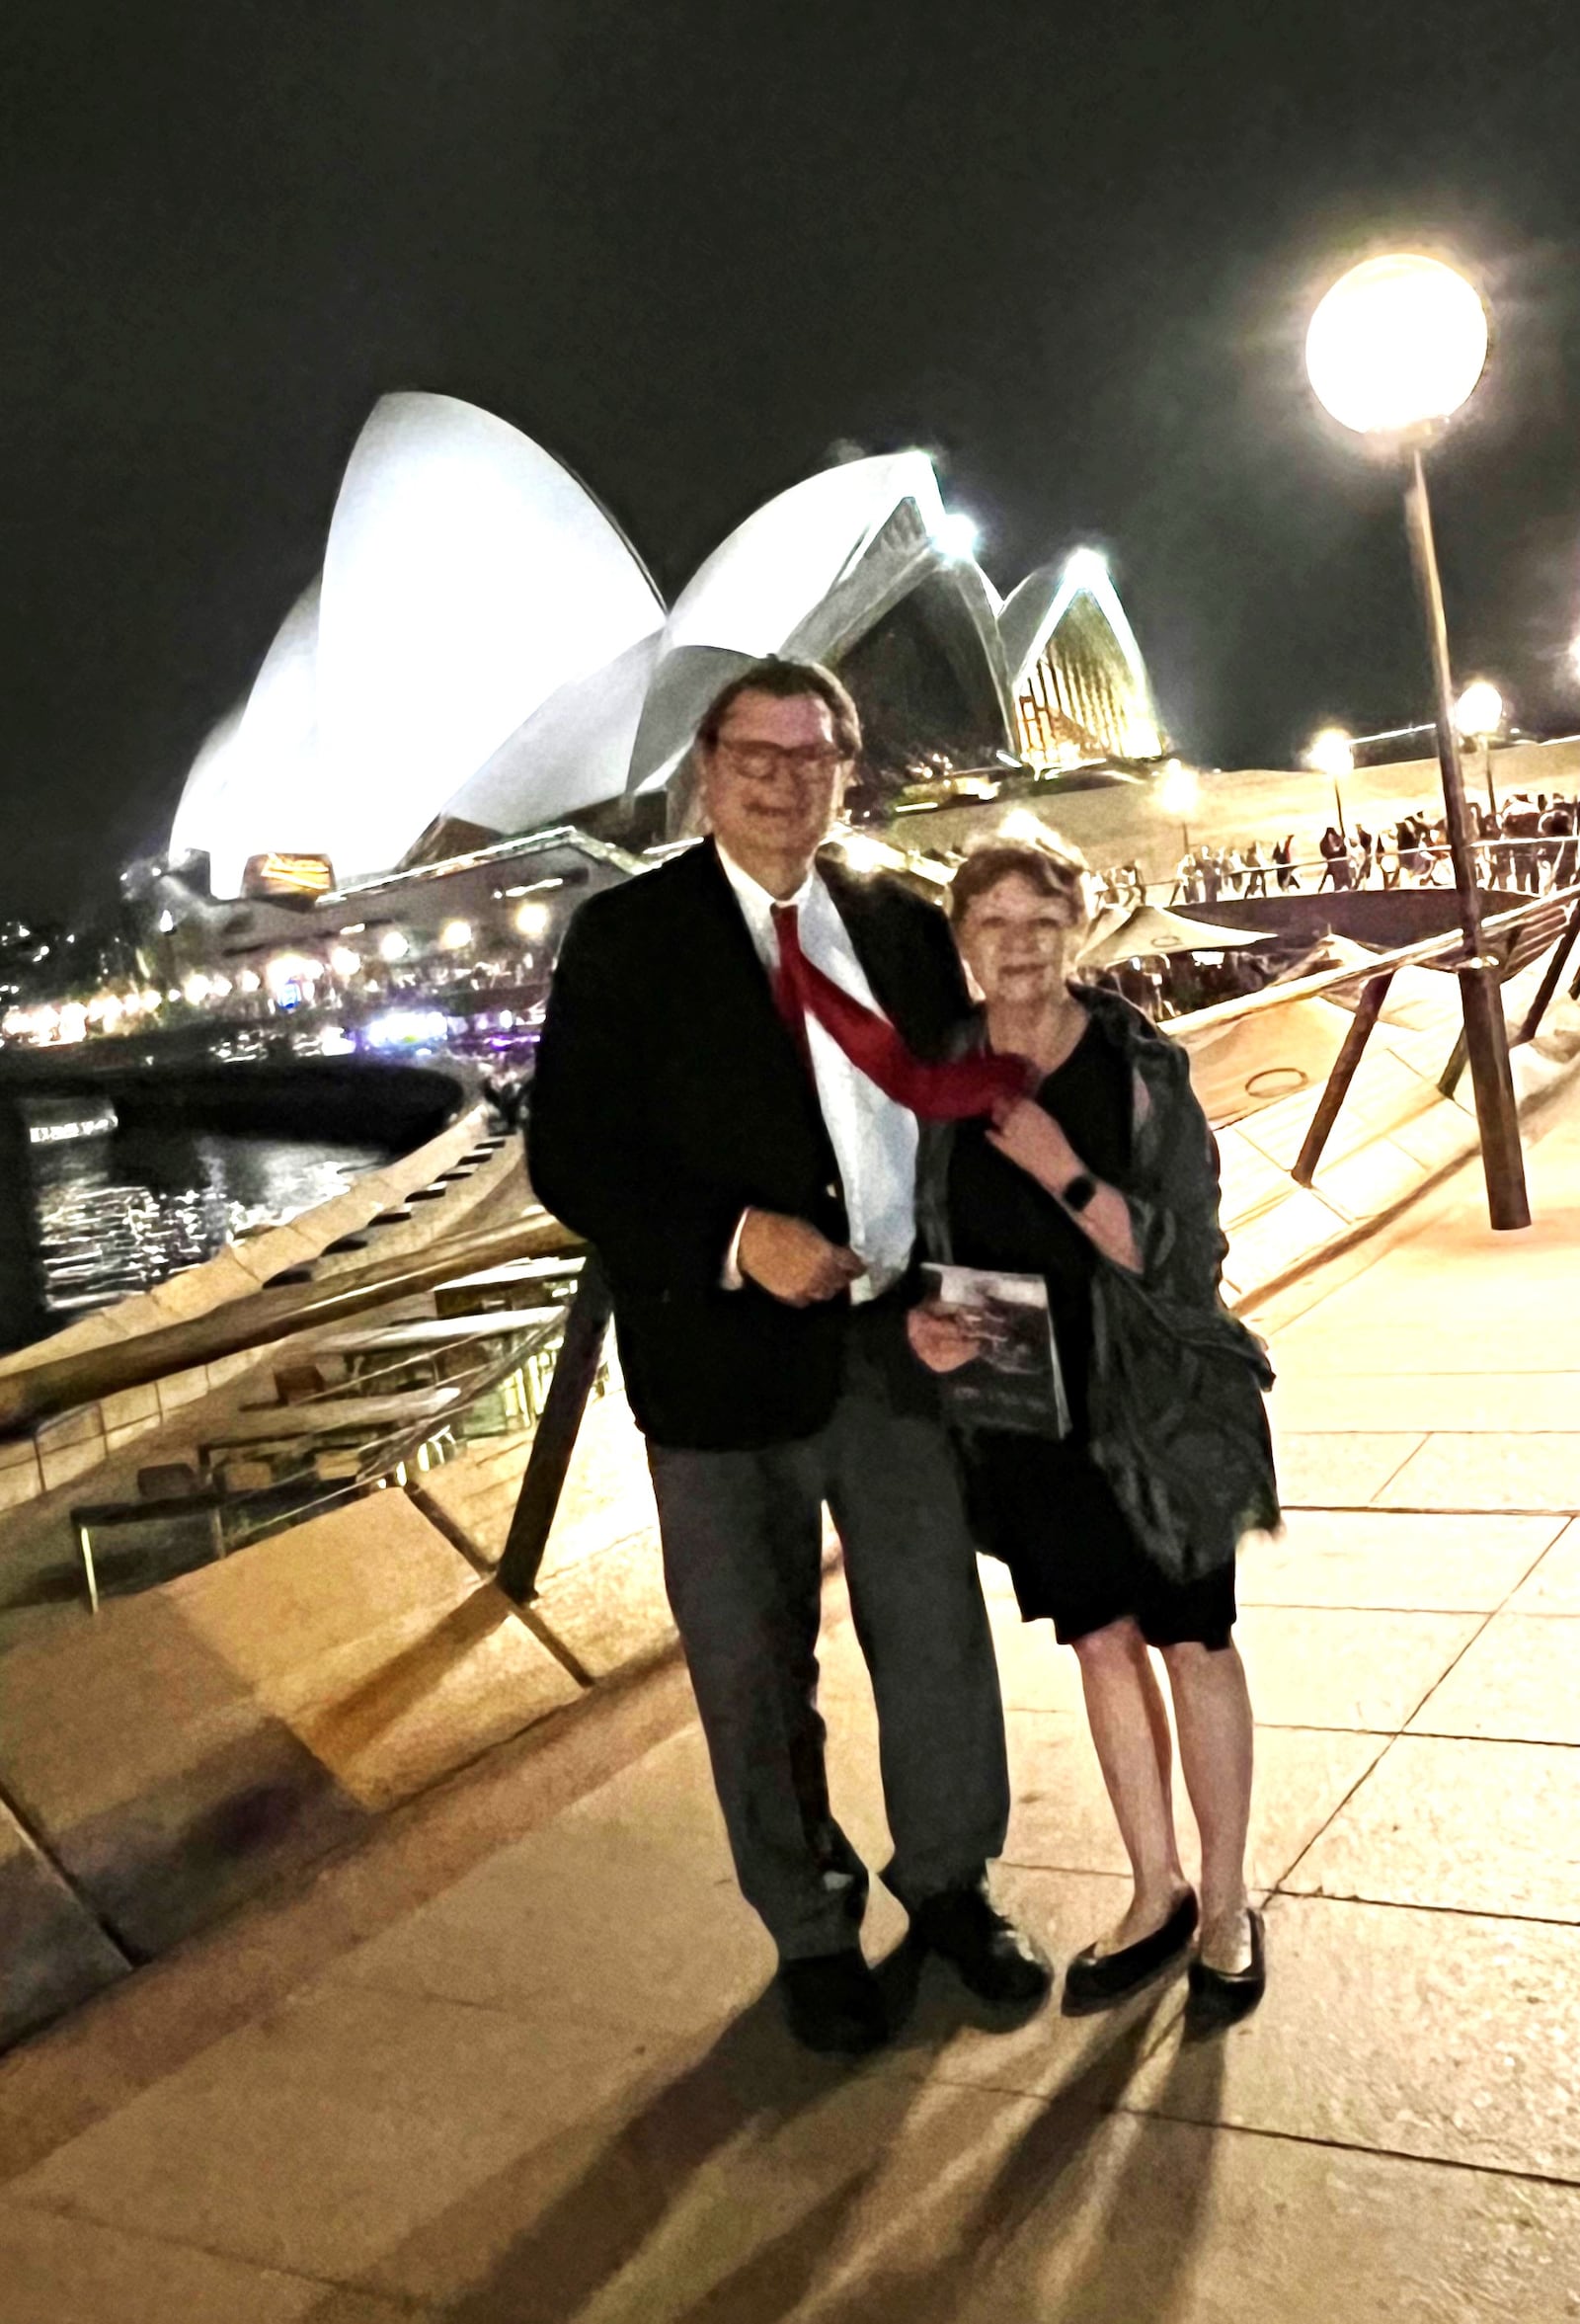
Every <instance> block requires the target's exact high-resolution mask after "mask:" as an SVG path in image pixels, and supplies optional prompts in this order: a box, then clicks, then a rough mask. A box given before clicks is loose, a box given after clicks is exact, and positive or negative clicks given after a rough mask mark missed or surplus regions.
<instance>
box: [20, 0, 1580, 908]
mask: <svg viewBox="0 0 1580 2324" xmlns="http://www.w3.org/2000/svg"><path fill="white" fill-rule="evenodd" d="M30 19H31V20H32V21H31V22H30V21H29V20H30ZM0 67H3V71H4V85H5V89H6V104H5V110H4V116H3V118H4V120H5V133H4V135H3V137H0V174H3V180H4V187H5V197H4V218H5V247H4V251H3V253H0V302H3V312H4V338H3V343H0V443H3V471H4V492H3V494H0V511H3V519H0V521H3V523H4V531H5V574H6V579H7V584H8V593H7V594H8V598H9V617H8V619H7V622H6V625H5V631H4V645H3V654H4V673H3V675H4V704H5V719H4V728H3V734H4V742H3V754H4V755H3V760H0V764H3V766H4V780H5V806H6V845H5V849H4V852H3V855H0V913H4V912H6V911H8V910H10V911H15V910H18V909H25V910H31V911H33V912H35V913H44V912H47V911H66V910H72V911H80V910H82V909H83V908H85V907H86V906H88V905H91V904H92V903H93V902H95V901H96V900H101V899H103V898H105V897H106V896H107V895H108V893H109V889H110V885H111V882H112V880H113V875H114V871H115V869H116V867H117V866H118V863H119V862H120V860H121V859H122V858H123V857H124V856H126V855H127V854H129V853H131V852H133V851H136V850H139V849H150V848H154V847H157V846H159V845H161V844H162V843H163V841H164V840H165V838H166V836H167V833H168V827H169V819H170V814H171V811H172V809H173V807H174V804H175V800H176V797H177V794H178V792H179V789H180V786H181V782H182V779H183V776H184V774H185V772H186V769H187V766H188V764H189V762H190V761H191V758H192V755H193V753H194V751H195V749H196V747H197V744H198V742H199V741H200V740H201V738H202V735H203V733H204V732H205V730H206V729H207V727H208V726H209V724H210V723H211V722H212V720H213V719H214V718H215V717H217V716H218V715H219V714H220V713H221V712H222V711H224V710H225V709H226V708H227V707H228V706H229V705H230V704H231V703H232V702H233V701H234V700H235V698H236V697H237V695H238V694H239V693H240V692H241V691H242V689H243V688H244V687H245V685H246V684H247V683H248V682H249V681H250V680H251V678H252V676H253V674H254V672H255V670H256V668H257V666H258V664H259V662H260V661H261V660H262V657H263V654H264V652H265V649H266V648H267V646H268V644H269V641H270V639H271V637H272V635H273V633H274V631H275V628H276V625H277V623H278V621H279V619H280V617H281V616H282V615H283V613H284V612H285V610H286V608H287V607H288V605H289V604H290V602H291V601H292V600H293V598H294V597H295V596H296V594H297V593H298V591H299V590H301V589H302V588H303V587H304V585H305V584H306V583H307V582H308V581H309V580H310V579H311V577H312V575H313V573H314V572H315V571H316V569H317V567H318V564H319V562H320V559H321V556H322V549H323V540H324V534H325V530H326V527H327V524H328V521H329V516H330V512H331V508H332V506H333V502H334V495H335V489H336V485H337V482H338V479H339V475H340V471H341V468H342V465H343V463H344V461H345V458H346V454H347V452H348V451H349V449H350V447H351V444H352V442H353V440H354V439H355V437H356V432H357V430H358V428H359V427H360V425H361V423H362V421H363V420H364V418H365V417H366V415H367V412H368V410H369V408H370V406H371V405H372V403H373V401H374V399H375V398H376V397H377V396H378V395H379V394H380V393H382V392H384V391H385V390H387V389H390V388H394V387H403V386H404V387H422V388H429V389H434V390H438V391H442V392H446V393H449V394H453V395H458V396H462V397H465V398H468V399H469V400H472V401H474V402H477V403H481V404H483V405H486V406H487V407H489V408H490V409H491V410H494V411H497V412H499V413H500V414H502V415H503V416H504V417H505V418H507V419H509V420H511V421H513V422H514V423H515V424H516V425H517V426H519V427H521V428H523V429H524V430H526V432H527V433H528V434H530V435H532V436H535V437H536V438H538V439H539V440H540V441H542V442H543V443H545V444H546V445H547V446H549V447H550V448H551V449H552V450H554V451H555V452H557V453H558V454H559V455H560V456H561V457H562V458H564V459H565V460H567V461H568V462H569V463H570V464H571V466H572V467H574V468H575V469H576V470H577V471H578V472H579V473H580V474H581V475H582V476H584V477H585V478H586V479H587V481H588V482H589V483H590V484H592V486H593V489H594V490H595V491H596V492H598V493H599V495H600V496H601V497H602V499H603V500H604V501H605V502H606V503H607V505H608V506H609V507H610V508H611V509H612V511H613V512H614V513H615V515H616V516H617V517H618V518H619V519H620V521H622V522H623V523H624V525H625V527H626V529H627V530H628V532H629V533H630V534H631V536H632V538H633V540H634V541H635V543H636V545H637V547H638V548H639V549H640V550H641V552H642V553H643V555H644V556H645V557H646V558H647V560H648V562H649V564H650V565H651V566H652V568H653V570H654V572H655V574H656V576H657V578H658V580H659V582H660V585H661V587H662V588H663V589H664V590H665V592H666V594H667V595H668V596H672V595H673V593H674V592H675V591H676V590H677V589H678V588H679V587H680V586H681V584H683V582H684V581H685V580H686V578H687V577H688V575H689V574H690V572H691V571H692V570H693V569H694V567H695V565H696V564H697V563H698V561H699V560H700V559H701V557H702V556H703V555H704V554H705V553H706V551H707V550H708V549H709V548H710V547H712V546H713V544H714V543H715V542H716V541H717V540H718V539H719V538H720V536H721V535H722V534H723V533H724V532H725V531H727V530H728V529H729V527H730V526H731V525H732V524H733V523H735V522H736V521H739V520H740V519H741V518H742V517H743V516H745V515H746V514H747V513H748V511H749V510H750V509H751V508H752V507H753V506H754V505H755V504H756V503H757V502H759V501H761V500H762V499H764V498H765V497H767V495H769V494H770V493H772V492H774V491H776V490H778V489H779V488H780V487H782V486H784V485H786V484H788V483H791V482H793V481H794V480H795V479H797V478H798V477H800V476H802V475H804V474H805V473H807V472H808V471H809V470H810V469H812V468H814V467H817V466H820V465H822V464H823V462H824V460H825V457H826V455H827V454H828V453H829V451H830V447H831V446H832V445H834V444H835V443H837V442H840V441H855V442H857V443H859V444H860V445H862V446H863V447H864V448H866V449H868V450H874V451H876V450H885V449H889V448H892V447H894V446H897V445H899V444H901V443H904V442H907V441H916V442H920V443H923V444H925V445H927V446H928V447H929V448H932V449H934V450H935V451H936V452H937V454H938V455H939V457H940V462H941V466H942V469H943V473H944V482H945V491H946V497H947V498H948V499H949V501H950V502H951V504H952V505H953V506H956V507H959V508H962V509H966V510H969V511H970V512H971V513H972V514H973V515H974V516H976V517H977V518H978V519H979V520H980V521H981V523H982V525H983V527H984V545H983V551H982V554H983V561H984V563H985V564H986V565H987V567H988V571H989V572H990V573H991V574H992V575H993V577H994V579H995V580H996V581H997V582H998V583H999V585H1000V587H1004V588H1007V587H1009V586H1011V585H1012V584H1013V583H1014V582H1015V581H1017V580H1018V579H1019V578H1020V576H1021V575H1022V573H1023V572H1024V571H1025V570H1026V569H1027V568H1028V567H1029V566H1031V565H1033V564H1035V563H1040V562H1042V561H1044V560H1045V559H1046V558H1048V557H1050V556H1053V555H1056V554H1058V553H1060V552H1061V551H1062V550H1064V549H1065V548H1067V546H1069V545H1071V544H1072V543H1074V542H1075V541H1077V540H1095V541H1098V542H1101V543H1103V544H1105V545H1106V546H1107V547H1108V549H1109V551H1110V554H1111V557H1112V560H1113V565H1114V570H1115V574H1116V578H1117V580H1118V582H1119V586H1120V590H1121V593H1122V595H1123V596H1124V598H1125V601H1126V602H1127V605H1128V607H1129V609H1130V612H1131V615H1132V618H1133V620H1134V622H1135V624H1136V627H1137V629H1138V631H1139V633H1140V636H1141V640H1142V645H1143V649H1144V651H1145V652H1146V656H1147V659H1148V662H1149V664H1150V666H1151V670H1152V674H1153V678H1154V681H1155V684H1156V688H1157V692H1158V696H1159V699H1160V702H1161V705H1162V709H1163V713H1164V716H1165V719H1166V720H1167V722H1168V723H1169V725H1170V727H1171V728H1172V730H1173V733H1174V736H1175V739H1176V741H1177V742H1178V743H1179V744H1180V746H1181V747H1182V748H1184V749H1185V750H1187V751H1188V752H1189V753H1191V754H1192V755H1194V756H1197V757H1199V758H1200V759H1202V760H1203V761H1207V762H1215V761H1217V762H1222V763H1225V764H1230V765H1232V764H1255V763H1263V764H1265V763H1275V764H1278V763H1285V764H1287V763H1289V762H1290V760H1291V754H1292V753H1293V752H1295V751H1297V750H1298V749H1299V748H1300V747H1301V746H1302V744H1303V743H1304V740H1305V739H1306V737H1307V736H1308V734H1309V732H1310V730H1311V728H1312V727H1313V726H1314V725H1315V724H1317V723H1319V722H1320V721H1322V720H1324V719H1329V718H1338V719H1341V720H1342V721H1343V722H1345V723H1346V724H1349V725H1351V726H1353V727H1355V728H1358V729H1359V728H1364V727H1370V726H1381V725H1388V724H1394V723H1398V722H1400V721H1401V720H1403V719H1405V718H1409V717H1417V716H1420V715H1422V714H1423V705H1424V700H1425V683H1424V678H1423V674H1422V671H1421V668H1420V657H1419V647H1418V644H1417V633H1416V630H1415V627H1414V621H1413V607H1412V604H1411V601H1410V597H1409V586H1410V585H1409V576H1408V568H1407V565H1406V561H1405V554H1404V549H1403V544H1402V538H1401V534H1400V528H1399V524H1398V519H1397V501H1396V490H1395V480H1394V478H1393V476H1392V475H1391V474H1390V473H1389V472H1388V471H1387V470H1386V469H1385V468H1383V467H1381V466H1379V465H1377V464H1375V463H1373V462H1371V461H1369V460H1368V458H1367V457H1366V456H1365V455H1364V454H1363V453H1362V452H1361V451H1360V449H1359V446H1358V444H1357V442H1356V441H1355V440H1353V439H1341V437H1340V435H1339V432H1338V431H1337V430H1335V429H1333V428H1332V427H1331V425H1330V424H1329V423H1326V422H1325V421H1323V420H1322V418H1321V416H1320V414H1319V413H1318V412H1317V410H1316V408H1315V406H1314V405H1313V404H1312V402H1311V400H1310V397H1309V393H1308V390H1307V389H1306V386H1305V383H1304V369H1303V365H1302V361H1301V349H1302V342H1303V338H1304V325H1305V322H1306V319H1307V317H1308V314H1309V310H1310V306H1311V304H1312V303H1313V301H1314V297H1315V296H1316V295H1317V293H1319V291H1320V290H1321V289H1322V288H1323V287H1325V285H1326V282H1327V281H1328V280H1330V279H1331V277H1332V276H1333V275H1334V274H1335V273H1337V272H1339V271H1341V269H1342V267H1343V265H1344V264H1346V263H1348V262H1349V261H1350V260H1351V259H1353V258H1355V257H1359V256H1363V255H1365V254H1366V252H1367V251H1368V250H1369V249H1370V248H1372V247H1375V246H1376V245H1378V244H1379V243H1381V244H1383V245H1384V246H1385V245H1386V244H1388V243H1389V242H1392V243H1394V244H1397V245H1401V246H1405V247H1410V246H1414V247H1434V248H1437V249H1440V250H1442V251H1443V252H1444V253H1445V255H1453V254H1455V253H1456V252H1457V253H1459V254H1460V255H1461V256H1462V258H1463V259H1465V260H1467V261H1468V262H1470V264H1471V265H1472V267H1473V269H1474V270H1475V271H1476V272H1477V274H1478V277H1479V280H1480V281H1481V284H1482V287H1483V289H1484V290H1485V292H1486V294H1487V295H1488V297H1489V299H1490V300H1491V302H1492V305H1493V308H1494V313H1495V332H1496V338H1495V345H1494V354H1493V361H1492V365H1491V367H1490V369H1489V372H1488V375H1487V377H1486V379H1485V380H1484V381H1483V384H1482V386H1481V388H1480V389H1479V390H1478V392H1477V395H1476V397H1475V399H1474V402H1473V403H1472V405H1471V406H1470V407H1469V408H1468V410H1467V411H1466V413H1465V414H1464V415H1463V418H1462V422H1461V424H1460V425H1459V426H1458V427H1457V429H1456V431H1455V433H1454V436H1453V438H1452V440H1451V441H1449V442H1448V443H1447V444H1446V445H1445V446H1444V448H1443V451H1442V453H1441V455H1440V457H1439V459H1438V463H1437V482H1438V499H1437V515H1438V523H1439V532H1440V541H1441V546H1442V551H1443V559H1444V566H1445V580H1446V584H1447V589H1448V594H1449V610H1450V618H1451V622H1452V624H1453V627H1454V638H1455V649H1456V662H1457V665H1458V668H1459V671H1460V673H1461V674H1462V676H1468V675H1470V674H1471V673H1472V672H1473V671H1475V670H1480V669H1485V670H1486V671H1487V672H1489V673H1490V674H1491V675H1492V676H1494V677H1495V678H1497V679H1498V680H1499V681H1502V682H1503V683H1504V685H1505V690H1506V691H1507V692H1508V693H1509V694H1510V695H1511V696H1512V698H1513V702H1514V709H1515V715H1516V716H1517V717H1518V718H1519V719H1520V720H1521V721H1522V723H1524V724H1526V725H1528V726H1530V727H1532V728H1534V729H1536V730H1537V731H1558V730H1560V729H1565V728H1568V727H1571V726H1576V727H1580V688H1577V686H1576V684H1575V683H1574V681H1572V680H1571V678H1570V676H1569V672H1568V667H1567V647H1568V644H1569V640H1570V638H1571V635H1572V634H1573V632H1574V631H1575V629H1576V628H1577V626H1580V431H1577V423H1580V287H1577V283H1580V277H1577V258H1580V10H1577V8H1576V6H1575V0H1525V4H1524V5H1521V4H1520V0H1168V4H1166V5H1164V4H1153V5H1149V6H1148V5H1130V6H1126V5H1123V0H1114V4H1112V5H1110V6H1108V7H1107V8H1106V9H1105V8H1100V7H1091V6H1087V7H1082V8H1080V9H1078V10H1076V9H1071V8H1066V7H1064V6H1061V5H1058V4H1057V0H1055V4H1053V5H1031V4H1029V0H1013V4H1011V0H971V4H970V5H965V6H961V5H950V6H949V7H947V8H943V7H938V8H932V7H923V6H917V5H914V4H911V5H907V4H906V0H887V4H886V5H874V4H872V0H840V5H837V6H829V5H819V4H818V0H801V4H800V5H796V6H794V7H785V6H782V5H780V0H645V4H641V0H426V4H425V5H419V4H418V0H359V4H358V5H349V4H346V0H265V4H262V5H243V4H241V0H217V4H215V0H207V4H206V5H205V4H202V0H194V4H193V5H191V6H184V7H173V6H170V5H168V0H136V5H134V6H128V5H126V0H114V4H113V5H103V6H88V5H83V4H79V0H55V5H54V6H52V7H46V6H45V5H44V0H32V4H31V5H30V4H29V0H20V4H19V5H18V6H17V7H15V8H13V9H8V10H7V11H6V22H5V25H4V29H3V30H0Z"/></svg>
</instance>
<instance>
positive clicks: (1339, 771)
mask: <svg viewBox="0 0 1580 2324" xmlns="http://www.w3.org/2000/svg"><path fill="white" fill-rule="evenodd" d="M1305 763H1306V765H1307V766H1309V767H1310V768H1311V770H1312V771H1313V773H1316V774H1325V775H1326V776H1327V778H1328V780H1329V781H1330V782H1331V783H1332V785H1333V804H1334V806H1335V807H1336V808H1337V809H1338V815H1339V838H1340V839H1341V840H1345V841H1347V840H1348V839H1349V836H1350V835H1349V833H1348V832H1347V831H1346V830H1345V828H1344V798H1343V794H1342V793H1341V791H1340V790H1339V784H1340V783H1341V782H1342V781H1343V780H1344V778H1345V777H1346V776H1347V775H1351V774H1353V773H1354V772H1355V745H1354V743H1353V742H1352V741H1351V739H1350V737H1349V736H1348V735H1347V734H1346V733H1345V731H1344V729H1343V727H1342V726H1324V727H1323V729H1322V731H1321V733H1320V734H1319V735H1313V736H1312V738H1311V746H1310V749H1309V750H1308V751H1307V752H1306V754H1305Z"/></svg>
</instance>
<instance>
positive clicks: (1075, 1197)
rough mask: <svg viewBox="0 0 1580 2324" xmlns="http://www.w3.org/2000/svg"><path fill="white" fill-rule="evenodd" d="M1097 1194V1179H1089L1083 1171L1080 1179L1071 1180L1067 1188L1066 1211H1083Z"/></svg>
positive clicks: (1065, 1197) (1065, 1196)
mask: <svg viewBox="0 0 1580 2324" xmlns="http://www.w3.org/2000/svg"><path fill="white" fill-rule="evenodd" d="M1096 1192H1097V1181H1096V1179H1095V1178H1089V1177H1087V1175H1086V1173H1085V1172H1084V1171H1082V1172H1081V1175H1080V1176H1079V1177H1078V1178H1071V1180H1070V1181H1069V1184H1068V1185H1067V1187H1066V1188H1065V1195H1064V1200H1065V1207H1066V1208H1067V1210H1072V1211H1083V1210H1084V1209H1085V1208H1086V1205H1087V1204H1088V1203H1089V1202H1090V1201H1091V1198H1092V1196H1093V1195H1094V1194H1095V1193H1096Z"/></svg>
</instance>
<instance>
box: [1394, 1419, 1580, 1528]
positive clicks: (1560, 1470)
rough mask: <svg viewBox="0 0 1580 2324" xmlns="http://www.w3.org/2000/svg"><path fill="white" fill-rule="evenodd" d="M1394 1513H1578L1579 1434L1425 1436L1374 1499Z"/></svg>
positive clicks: (1446, 1432)
mask: <svg viewBox="0 0 1580 2324" xmlns="http://www.w3.org/2000/svg"><path fill="white" fill-rule="evenodd" d="M1375 1497H1376V1499H1377V1501H1378V1502H1379V1504H1380V1505H1381V1506H1382V1507H1383V1508H1394V1509H1558V1510H1567V1511H1570V1512H1571V1513H1572V1512H1573V1511H1574V1510H1576V1509H1580V1434H1577V1433H1573V1432H1567V1433H1564V1434H1562V1435H1558V1434H1541V1435H1537V1434H1532V1435H1528V1436H1510V1437H1499V1436H1494V1437H1488V1436H1486V1435H1484V1434H1476V1435H1464V1434H1460V1433H1457V1432H1453V1431H1447V1430H1446V1431H1444V1432H1442V1433H1440V1434H1438V1435H1435V1436H1429V1437H1428V1438H1427V1439H1426V1442H1425V1443H1424V1444H1423V1445H1421V1446H1420V1447H1419V1448H1418V1449H1417V1450H1416V1451H1415V1452H1414V1453H1412V1454H1411V1456H1410V1457H1409V1459H1408V1460H1406V1461H1404V1462H1402V1463H1401V1464H1400V1466H1399V1467H1398V1469H1397V1470H1396V1471H1395V1472H1394V1474H1393V1475H1392V1476H1391V1477H1390V1478H1389V1479H1388V1480H1387V1482H1386V1483H1385V1484H1383V1487H1382V1488H1381V1490H1380V1491H1379V1492H1378V1493H1377V1494H1376V1496H1375Z"/></svg>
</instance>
